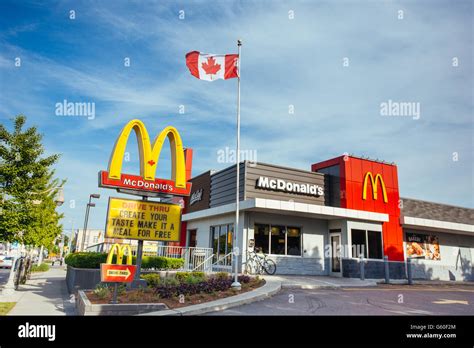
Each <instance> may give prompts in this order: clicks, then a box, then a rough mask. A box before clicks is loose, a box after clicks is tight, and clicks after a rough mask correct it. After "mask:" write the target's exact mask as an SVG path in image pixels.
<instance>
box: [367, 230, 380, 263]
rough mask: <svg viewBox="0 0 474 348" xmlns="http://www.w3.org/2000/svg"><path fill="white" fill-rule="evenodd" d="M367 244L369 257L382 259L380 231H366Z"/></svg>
mask: <svg viewBox="0 0 474 348" xmlns="http://www.w3.org/2000/svg"><path fill="white" fill-rule="evenodd" d="M367 246H368V249H369V259H382V258H383V255H382V254H383V252H382V233H381V232H377V231H367Z"/></svg>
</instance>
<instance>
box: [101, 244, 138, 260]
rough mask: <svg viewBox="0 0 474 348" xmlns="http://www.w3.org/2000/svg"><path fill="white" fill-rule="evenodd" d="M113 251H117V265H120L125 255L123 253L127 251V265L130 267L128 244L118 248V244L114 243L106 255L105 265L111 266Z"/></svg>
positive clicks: (130, 254)
mask: <svg viewBox="0 0 474 348" xmlns="http://www.w3.org/2000/svg"><path fill="white" fill-rule="evenodd" d="M115 251H117V262H116V264H117V265H121V264H122V260H123V256H124V254H125V251H127V265H131V264H132V263H133V262H132V260H133V259H132V248H131V247H130V245H129V244H125V245H123V246H120V244H117V243H115V244H114V245H112V248H111V249H110V251H109V254H108V255H107V261H106V263H108V264H111V263H112V259H113V257H114V254H115Z"/></svg>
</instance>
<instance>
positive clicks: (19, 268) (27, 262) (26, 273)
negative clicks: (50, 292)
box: [13, 256, 33, 290]
mask: <svg viewBox="0 0 474 348" xmlns="http://www.w3.org/2000/svg"><path fill="white" fill-rule="evenodd" d="M32 265H33V263H32V262H31V258H30V257H29V256H27V257H25V256H21V257H19V258H18V259H17V260H16V262H15V265H14V267H15V268H14V271H15V277H14V279H13V282H14V285H15V290H18V288H19V286H20V284H25V283H26V281H27V280H28V279H30V275H31V267H32Z"/></svg>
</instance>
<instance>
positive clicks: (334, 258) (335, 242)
mask: <svg viewBox="0 0 474 348" xmlns="http://www.w3.org/2000/svg"><path fill="white" fill-rule="evenodd" d="M329 240H330V243H331V258H330V267H331V268H330V269H331V272H330V273H331V275H333V276H338V277H341V276H342V261H341V234H340V233H331V234H330V235H329Z"/></svg>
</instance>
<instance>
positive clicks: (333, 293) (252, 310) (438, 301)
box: [208, 285, 474, 315]
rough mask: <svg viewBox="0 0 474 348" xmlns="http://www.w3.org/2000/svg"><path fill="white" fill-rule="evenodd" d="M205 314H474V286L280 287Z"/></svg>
mask: <svg viewBox="0 0 474 348" xmlns="http://www.w3.org/2000/svg"><path fill="white" fill-rule="evenodd" d="M208 315H474V286H472V285H413V286H408V285H380V286H377V287H368V288H340V289H284V290H282V291H281V292H279V293H278V294H277V295H275V296H273V297H271V298H269V299H266V300H263V301H260V302H255V303H252V304H248V305H243V306H239V307H235V308H231V309H228V310H224V311H221V312H214V313H209V314H208Z"/></svg>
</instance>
